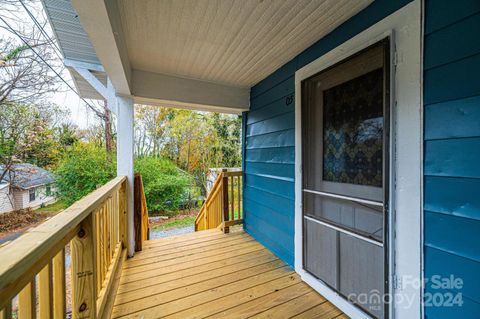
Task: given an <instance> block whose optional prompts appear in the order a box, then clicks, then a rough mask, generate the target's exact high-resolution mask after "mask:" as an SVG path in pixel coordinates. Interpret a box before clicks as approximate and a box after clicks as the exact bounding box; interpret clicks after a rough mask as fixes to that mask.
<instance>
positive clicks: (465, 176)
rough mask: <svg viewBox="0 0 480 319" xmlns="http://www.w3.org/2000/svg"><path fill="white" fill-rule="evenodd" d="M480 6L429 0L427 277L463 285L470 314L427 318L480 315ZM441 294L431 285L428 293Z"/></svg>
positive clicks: (455, 311)
mask: <svg viewBox="0 0 480 319" xmlns="http://www.w3.org/2000/svg"><path fill="white" fill-rule="evenodd" d="M479 34H480V2H479V1H477V0H461V1H449V0H427V1H426V14H425V58H424V72H425V73H424V107H425V135H424V136H425V146H424V147H425V169H424V173H425V192H424V194H425V196H424V209H425V222H424V225H425V276H426V278H427V279H428V278H431V277H432V276H434V275H441V276H445V277H449V276H450V275H452V274H453V275H454V276H456V277H459V278H461V279H462V280H463V288H462V290H461V291H458V290H448V289H446V290H444V291H440V292H452V293H457V292H461V293H462V294H463V302H464V303H463V306H462V307H458V306H457V307H429V306H427V307H426V309H425V313H426V316H427V318H460V317H461V318H478V314H479V313H480V290H479V289H478V287H479V286H480V276H479V275H478V274H479V273H480V241H479V240H478V234H480V165H479V163H480V81H479V80H478V74H479V72H480V41H479V40H478V39H479V38H478V37H479ZM436 292H439V290H438V289H434V287H432V285H430V284H427V286H426V293H427V294H434V293H436Z"/></svg>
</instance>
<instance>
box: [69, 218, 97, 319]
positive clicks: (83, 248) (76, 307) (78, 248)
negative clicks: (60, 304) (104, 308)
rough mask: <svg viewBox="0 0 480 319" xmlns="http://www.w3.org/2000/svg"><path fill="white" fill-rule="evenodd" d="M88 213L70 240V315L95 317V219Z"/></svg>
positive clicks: (75, 317) (74, 318)
mask: <svg viewBox="0 0 480 319" xmlns="http://www.w3.org/2000/svg"><path fill="white" fill-rule="evenodd" d="M93 216H94V214H93V213H92V214H90V215H89V216H88V217H87V218H85V219H84V220H83V222H82V223H81V224H80V229H79V231H78V232H77V236H75V237H74V238H73V239H72V241H71V258H72V316H73V319H77V318H85V319H86V318H95V316H96V300H97V290H96V289H95V281H96V277H95V276H96V273H95V260H96V258H95V254H97V253H99V252H95V247H94V243H95V238H94V237H95V231H94V230H95V226H96V225H95V220H94V217H93Z"/></svg>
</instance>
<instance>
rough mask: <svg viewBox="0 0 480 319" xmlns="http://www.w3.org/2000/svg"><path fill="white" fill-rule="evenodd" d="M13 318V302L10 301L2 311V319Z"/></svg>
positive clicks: (0, 312)
mask: <svg viewBox="0 0 480 319" xmlns="http://www.w3.org/2000/svg"><path fill="white" fill-rule="evenodd" d="M10 318H12V301H11V300H10V301H9V302H8V304H7V305H6V306H5V308H3V309H2V310H1V311H0V319H10Z"/></svg>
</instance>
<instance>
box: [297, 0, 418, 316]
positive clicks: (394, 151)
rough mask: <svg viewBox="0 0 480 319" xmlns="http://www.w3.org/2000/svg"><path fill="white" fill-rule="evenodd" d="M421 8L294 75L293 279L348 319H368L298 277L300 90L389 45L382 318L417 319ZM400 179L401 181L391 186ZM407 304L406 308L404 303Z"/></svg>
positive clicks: (397, 15) (313, 281)
mask: <svg viewBox="0 0 480 319" xmlns="http://www.w3.org/2000/svg"><path fill="white" fill-rule="evenodd" d="M422 36H423V34H422V1H421V0H414V1H413V2H411V3H409V4H407V5H406V6H404V7H403V8H401V9H399V10H397V11H396V12H394V13H392V14H391V15H389V16H387V17H386V18H384V19H383V20H381V21H379V22H377V23H376V24H374V25H372V26H371V27H369V28H368V29H366V30H364V31H363V32H361V33H359V34H358V35H356V36H355V37H353V38H351V39H349V40H347V41H346V42H344V43H342V44H341V45H339V46H337V47H336V48H334V49H332V50H331V51H329V52H328V53H326V54H324V55H322V56H321V57H319V58H318V59H316V60H314V61H313V62H311V63H309V64H307V65H306V66H304V67H303V68H301V69H299V70H298V71H297V72H295V271H296V272H297V273H298V274H299V275H300V276H301V278H302V280H304V281H305V282H306V283H307V284H309V285H310V286H311V287H312V288H314V289H315V290H316V291H318V292H319V293H320V294H322V295H323V296H324V297H325V298H327V299H328V300H329V301H330V302H332V303H333V304H334V305H336V306H337V307H338V308H339V309H340V310H342V311H343V312H344V313H345V314H347V315H348V316H350V317H352V318H371V317H370V316H369V315H368V314H367V313H365V312H364V311H362V310H361V309H360V308H358V307H356V306H354V305H352V304H351V303H349V302H348V301H347V300H346V299H344V298H343V297H342V296H340V295H339V294H338V293H337V292H335V291H334V290H333V289H331V288H329V287H328V286H327V285H326V284H324V283H322V282H321V281H320V280H319V279H317V278H315V277H314V276H312V275H311V274H309V273H308V272H307V271H305V270H304V269H303V214H302V184H303V183H302V127H301V125H302V121H301V103H302V100H301V98H302V91H301V82H302V80H304V79H307V78H309V77H310V76H312V75H315V74H317V73H319V72H321V71H323V70H325V69H327V68H329V67H331V66H333V65H335V64H337V63H338V62H341V61H343V60H345V59H346V58H348V57H350V56H352V55H354V54H355V53H358V52H360V51H362V50H363V49H365V48H367V47H369V46H370V45H372V44H375V43H377V42H379V41H381V40H383V39H385V38H387V37H389V38H390V146H389V147H390V165H389V168H390V169H389V170H390V172H389V175H390V182H389V184H390V185H389V189H390V198H389V206H390V207H389V213H388V218H387V219H388V221H389V225H388V229H389V238H388V251H387V252H386V253H388V260H389V263H388V265H387V267H388V268H387V269H386V271H387V272H388V274H389V283H390V284H389V289H388V293H389V294H390V296H393V301H392V302H391V305H390V307H388V314H386V316H388V318H412V319H415V318H422V316H423V307H422V298H423V289H422V288H421V285H418V283H419V282H421V279H422V278H423V277H422V274H423V255H422V251H423V249H422V247H423V210H422V202H423V177H422V176H423V165H422V163H423V102H422V100H423V96H422V91H423V90H422V88H423V72H422V70H423V54H422V42H423V41H422ZM399 176H401V178H398V177H399ZM407 300H408V301H407Z"/></svg>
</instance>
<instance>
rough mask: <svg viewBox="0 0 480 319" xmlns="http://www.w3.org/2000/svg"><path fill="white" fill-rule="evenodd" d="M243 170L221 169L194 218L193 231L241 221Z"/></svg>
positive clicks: (226, 226)
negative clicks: (230, 170) (229, 170)
mask: <svg viewBox="0 0 480 319" xmlns="http://www.w3.org/2000/svg"><path fill="white" fill-rule="evenodd" d="M242 176H243V172H242V171H234V172H228V171H227V170H223V171H222V172H221V173H220V174H219V175H218V176H217V179H216V180H215V183H214V184H213V187H212V189H211V190H210V193H209V194H208V196H207V199H206V200H205V203H204V204H203V206H202V208H201V209H200V212H199V213H198V215H197V217H196V218H195V231H199V230H206V229H212V228H222V229H223V231H224V232H225V233H228V232H229V227H230V226H233V225H236V224H241V223H242V222H243V201H242V190H243V185H242V182H243V177H242Z"/></svg>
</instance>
